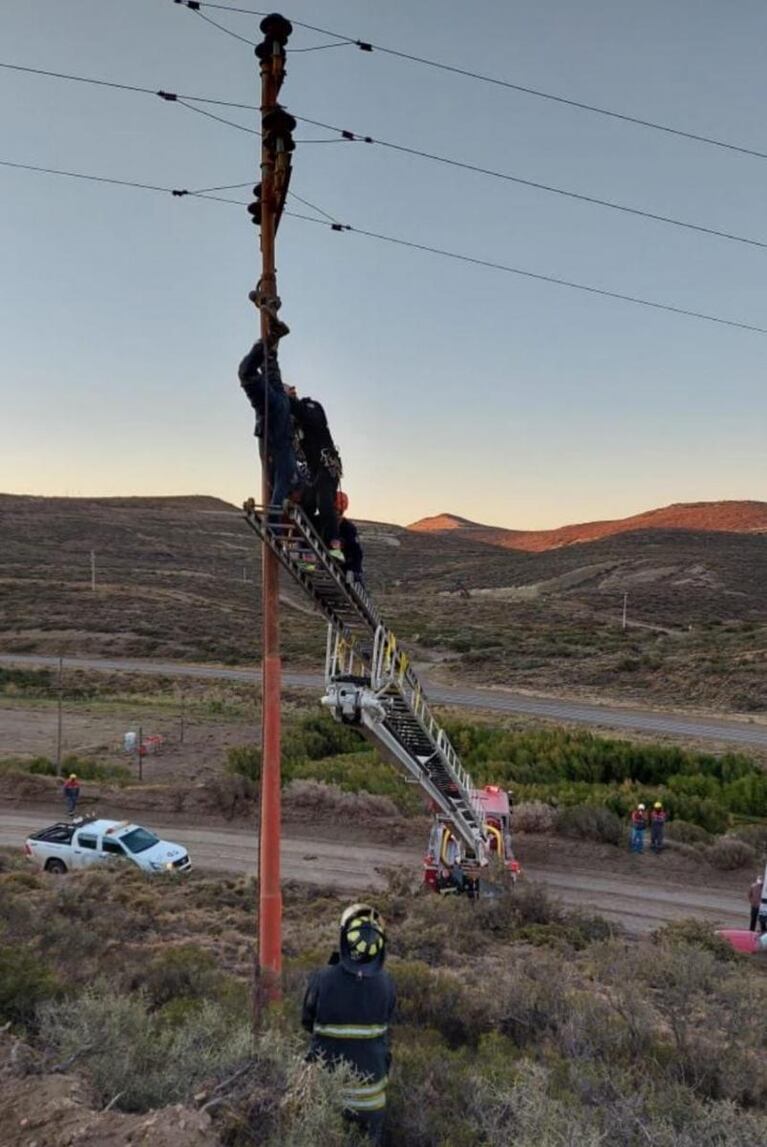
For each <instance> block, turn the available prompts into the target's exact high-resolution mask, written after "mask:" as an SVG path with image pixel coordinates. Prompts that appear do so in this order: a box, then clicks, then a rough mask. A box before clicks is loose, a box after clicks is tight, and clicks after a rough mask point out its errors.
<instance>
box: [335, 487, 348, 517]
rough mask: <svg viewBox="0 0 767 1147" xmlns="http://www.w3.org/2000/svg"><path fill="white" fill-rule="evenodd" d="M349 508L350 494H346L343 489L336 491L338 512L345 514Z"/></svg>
mask: <svg viewBox="0 0 767 1147" xmlns="http://www.w3.org/2000/svg"><path fill="white" fill-rule="evenodd" d="M348 509H349V496H348V494H344V492H343V490H338V492H337V493H336V513H338V514H345V513H346V511H347V510H348Z"/></svg>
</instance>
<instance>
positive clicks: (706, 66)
mask: <svg viewBox="0 0 767 1147" xmlns="http://www.w3.org/2000/svg"><path fill="white" fill-rule="evenodd" d="M221 2H225V0H221ZM238 2H239V5H240V6H241V7H250V6H253V7H255V6H256V5H255V3H253V4H252V5H251V3H250V0H238ZM203 11H205V12H207V13H208V15H210V16H211V17H212V18H214V19H216V20H218V21H219V22H221V23H223V24H225V25H226V26H227V27H229V28H231V29H232V30H233V31H236V32H238V33H239V34H240V35H243V36H246V37H249V38H251V39H253V40H258V39H260V33H259V27H258V19H257V18H252V17H248V16H245V15H238V14H235V13H232V12H225V11H218V10H213V9H205V8H203ZM281 11H283V12H284V14H285V15H286V16H288V17H289V18H291V17H292V18H294V19H296V20H303V21H307V22H309V23H312V24H319V25H322V27H325V28H329V29H332V30H334V31H337V32H340V33H343V34H344V35H348V36H352V37H360V38H361V39H363V40H371V41H373V42H375V43H380V44H381V45H383V46H386V47H392V48H397V49H401V50H403V51H405V52H409V53H412V54H415V55H419V56H425V57H429V58H432V59H437V60H440V61H444V62H446V63H450V64H455V65H457V66H458V67H462V68H467V69H471V70H473V71H477V72H482V73H485V74H488V75H491V76H497V77H501V78H505V79H508V80H511V81H513V82H514V83H517V84H521V85H526V86H530V87H533V88H537V89H542V90H544V91H546V92H551V93H554V94H558V95H562V96H565V97H568V98H571V99H573V100H577V101H581V102H584V103H591V104H597V105H600V106H602V107H606V108H610V109H614V110H616V111H620V112H623V113H625V114H627V115H630V116H635V117H639V118H642V119H647V120H654V121H659V122H661V123H663V124H668V125H671V126H674V127H677V128H680V129H682V130H685V131H689V132H693V133H698V134H702V135H705V136H709V137H716V138H718V139H721V140H725V141H728V142H731V143H735V144H738V145H740V146H743V147H746V148H752V149H755V150H758V151H762V152H765V153H767V127H766V126H765V119H764V108H765V105H766V103H767V71H766V70H765V67H764V45H765V43H767V7H765V5H764V3H763V0H743V2H741V0H736V2H735V3H732V4H722V3H721V0H695V2H694V0H677V2H676V3H673V4H669V3H668V0H645V2H644V3H642V4H637V3H630V2H628V0H582V2H580V3H578V4H573V3H572V0H487V2H483V0H473V2H471V3H470V2H468V0H463V2H459V0H387V2H386V3H384V2H381V0H378V2H377V3H373V2H371V0H367V2H363V0H357V2H353V0H322V2H320V3H318V2H317V0H315V2H314V3H310V2H308V0H290V2H289V3H286V5H285V7H284V8H282V9H281ZM1 13H2V16H1V19H0V30H1V31H2V49H1V50H0V59H1V60H2V61H5V62H7V63H14V64H20V65H26V66H30V67H36V68H42V69H50V70H54V71H59V72H68V73H76V74H79V75H84V76H91V77H94V78H99V79H109V80H115V81H118V82H121V83H126V84H133V85H137V86H140V87H148V88H151V89H152V90H156V89H158V88H162V89H165V90H172V91H177V92H184V93H190V94H192V95H200V96H210V97H214V98H218V99H223V100H232V101H238V102H243V103H258V97H259V79H258V72H257V69H256V66H255V63H256V61H255V59H254V56H253V51H252V48H250V47H249V46H248V45H246V44H244V43H241V42H239V41H237V40H236V39H234V38H231V37H229V36H226V35H224V34H223V33H221V32H219V31H217V30H216V29H215V28H212V27H210V26H209V25H207V24H205V23H204V22H203V21H202V20H201V19H199V17H197V16H196V15H194V14H193V13H192V12H190V11H188V10H186V9H184V8H182V7H180V6H179V5H176V4H174V3H172V0H130V2H128V3H126V2H125V0H72V3H69V4H64V3H61V0H26V2H25V3H11V2H10V0H6V2H5V3H3V4H2V6H1ZM328 42H329V41H328V39H327V38H326V37H323V36H321V35H319V34H318V33H315V32H310V31H306V30H303V29H300V28H296V30H295V32H294V35H293V37H292V39H291V41H290V44H289V46H288V52H289V59H288V78H287V81H286V84H285V86H284V88H283V91H282V96H281V98H282V100H283V102H284V103H285V105H286V106H287V107H288V108H289V110H291V111H292V112H294V113H295V114H297V115H303V116H307V117H310V118H314V119H317V120H321V121H325V122H327V123H330V124H334V125H335V124H338V125H341V126H342V127H345V128H348V129H350V130H352V131H355V132H358V133H362V134H369V135H372V136H373V137H379V138H381V139H383V140H389V141H392V142H395V143H399V144H403V145H406V146H409V147H414V148H417V149H420V150H425V151H430V152H433V153H437V154H439V155H442V156H448V157H451V158H455V159H459V160H462V161H466V162H469V163H473V164H477V165H479V166H483V167H489V168H493V169H495V170H500V171H504V172H508V173H511V174H513V175H516V176H520V177H523V178H526V179H531V180H535V181H538V182H542V183H549V184H553V185H556V186H558V187H562V188H567V189H570V190H574V191H577V192H579V193H581V194H585V195H590V196H597V197H599V198H602V199H610V200H613V201H615V202H618V203H622V204H627V205H631V206H633V207H638V208H641V209H643V210H646V211H651V212H655V213H658V214H662V215H668V216H674V217H676V218H678V219H684V220H689V221H692V222H695V223H698V224H701V225H703V226H706V227H710V228H715V229H720V230H723V231H727V232H731V233H735V234H737V235H741V236H746V237H749V238H752V239H756V240H759V241H761V242H763V243H767V220H765V203H766V202H767V159H764V158H759V157H755V156H749V155H745V154H740V153H737V152H735V151H727V150H723V149H720V148H715V147H711V146H706V145H704V144H702V143H697V142H693V141H691V140H686V139H682V138H679V137H676V136H674V135H670V134H662V133H660V132H657V131H652V130H649V129H647V128H643V127H639V126H635V125H631V124H628V123H625V122H621V121H618V120H615V119H608V118H605V117H602V116H597V115H594V114H590V113H587V112H585V111H582V110H577V109H575V108H572V107H569V106H565V105H563V104H559V103H555V102H551V101H544V100H541V99H537V98H534V97H532V96H530V95H526V94H522V93H519V92H515V91H510V90H506V89H503V88H500V87H496V86H490V85H488V84H485V83H481V82H479V81H475V80H472V79H468V78H464V77H462V76H459V75H454V74H449V73H447V72H444V71H436V70H433V69H430V68H428V67H424V66H421V65H418V64H415V63H412V62H410V61H407V60H402V59H397V58H395V57H392V56H389V55H385V54H382V53H377V52H373V53H372V54H369V53H363V52H360V51H359V50H358V49H357V48H356V47H353V46H345V47H335V48H330V49H328V50H327V51H325V50H323V51H310V52H306V53H303V52H302V53H301V54H295V55H293V56H291V54H290V53H291V50H292V49H298V48H307V47H313V46H315V45H319V44H325V43H328ZM197 106H199V107H202V108H204V109H206V110H208V111H212V112H214V113H216V114H220V115H222V116H224V117H226V118H229V119H232V120H236V121H238V122H239V123H241V124H243V125H246V126H252V127H257V126H258V117H257V114H256V113H253V112H248V111H238V110H234V109H231V108H217V107H214V106H212V105H209V104H200V105H197ZM0 136H1V141H2V142H1V143H0V159H2V160H6V161H12V162H16V163H22V164H36V165H42V166H48V167H58V168H66V169H68V170H71V171H76V172H84V173H90V174H94V175H100V176H106V177H110V178H114V179H125V180H132V181H138V182H141V183H148V184H155V185H161V186H167V187H186V188H204V187H212V186H218V185H223V184H235V183H240V182H243V181H245V180H249V179H253V180H254V182H255V177H256V176H257V170H258V166H257V165H258V142H259V141H258V140H257V138H256V137H252V136H249V135H248V134H246V133H244V132H240V131H237V130H236V129H234V128H231V127H228V126H225V125H223V124H220V123H217V122H214V121H213V120H211V119H209V118H205V117H203V116H201V115H196V114H194V113H192V112H191V111H189V110H187V109H186V108H184V107H182V106H179V105H178V104H173V103H164V102H162V101H160V100H159V99H157V98H155V97H153V96H150V95H142V94H131V93H129V92H124V91H117V90H112V89H109V88H98V87H93V86H90V85H85V84H76V83H69V82H65V81H63V80H59V79H52V78H45V77H41V76H33V75H27V74H23V73H20V72H14V71H8V70H4V69H0ZM296 137H297V138H298V139H309V138H314V139H320V140H328V139H329V138H330V133H328V132H327V131H323V130H321V129H316V128H311V127H305V126H301V125H299V129H298V130H297V132H296ZM292 189H293V190H294V191H295V192H296V194H297V195H299V196H301V197H303V198H305V199H307V200H309V201H311V202H312V203H314V204H317V205H319V206H320V207H321V208H323V210H324V211H326V212H328V213H330V214H331V215H333V216H335V217H336V218H338V219H340V220H341V221H343V222H348V223H351V224H353V225H354V226H356V227H358V228H360V229H364V230H370V231H376V232H380V233H384V234H386V235H391V236H395V237H397V238H402V239H407V240H413V241H415V242H418V243H422V244H426V245H431V246H436V247H442V248H446V249H448V250H451V251H455V252H459V253H462V254H467V255H475V256H477V257H478V258H481V259H486V260H491V261H496V262H501V263H506V264H510V265H513V266H515V267H519V268H524V269H527V270H530V271H533V272H537V273H540V274H544V275H551V276H555V277H559V278H564V279H570V280H576V281H578V282H581V283H584V284H588V285H591V286H594V287H599V288H604V289H606V290H609V291H616V292H620V293H624V294H629V295H635V296H642V297H644V298H647V299H652V300H655V301H658V302H662V303H668V304H671V305H673V306H677V307H681V308H688V309H692V310H695V311H704V312H708V313H709V314H712V315H717V316H721V317H722V318H728V319H734V320H738V321H741V322H744V323H750V324H754V325H757V326H762V327H767V290H766V289H765V282H766V281H767V278H766V276H765V271H767V249H764V248H760V247H756V246H749V245H746V244H742V243H734V242H728V241H726V240H724V239H721V238H717V237H713V236H709V235H704V234H701V233H697V232H694V231H686V230H680V229H677V228H675V227H671V226H667V225H663V224H661V223H656V222H653V221H650V220H647V219H642V218H638V217H635V216H631V215H625V214H621V213H618V212H614V211H610V210H606V209H603V208H600V207H597V206H594V205H590V204H586V203H582V202H576V201H574V200H569V199H564V198H561V197H559V196H555V195H551V194H547V193H544V192H542V191H538V190H533V189H529V188H524V187H520V186H518V185H515V184H512V183H508V182H502V181H499V180H494V179H491V178H488V177H485V176H482V175H479V174H475V173H471V172H468V171H463V170H458V169H454V168H450V167H445V166H442V165H439V164H436V163H430V162H427V161H425V160H422V159H419V158H415V157H410V156H407V155H403V154H399V153H396V152H394V151H391V150H387V149H384V148H380V147H377V146H369V145H365V144H362V143H343V142H323V143H316V144H308V143H307V144H305V145H301V144H300V145H299V146H298V148H297V150H296V153H295V166H294V176H293V184H292ZM221 194H222V195H229V196H231V197H232V198H235V199H242V200H243V201H247V199H248V198H249V196H248V192H247V189H243V190H240V191H229V192H221ZM0 197H1V200H2V204H3V209H2V211H1V212H0V265H1V266H2V275H1V276H0V390H1V392H2V418H0V491H5V492H16V493H30V494H48V495H116V494H120V495H128V494H193V493H199V494H214V495H218V496H220V497H223V498H226V499H228V500H230V501H233V502H236V503H240V502H241V501H242V499H243V498H244V497H245V496H247V495H248V494H251V493H256V492H257V490H258V479H257V474H256V472H257V453H256V448H255V441H254V439H253V437H252V413H251V411H250V407H249V406H248V405H247V402H246V400H245V399H244V397H243V395H242V394H241V392H240V388H239V385H238V382H237V376H236V368H237V364H238V362H239V360H240V358H241V357H242V355H243V354H244V353H245V351H246V350H247V349H248V347H249V346H250V343H251V341H252V340H253V338H254V337H255V332H256V326H257V319H256V312H255V310H254V309H253V307H252V306H251V304H250V303H249V302H248V300H247V293H248V290H249V289H251V288H252V287H253V286H254V285H255V282H256V280H257V278H258V270H259V260H260V256H259V250H258V242H257V231H256V229H255V228H254V227H253V226H252V225H251V223H250V221H249V217H248V215H247V214H246V212H245V209H244V207H240V208H238V207H237V206H233V205H230V204H223V203H216V202H206V201H202V200H195V199H191V198H185V199H174V198H171V197H170V196H163V195H160V194H154V193H152V192H149V191H140V190H134V189H130V188H118V187H112V186H107V185H101V184H96V183H88V182H83V181H80V180H75V179H66V178H59V177H54V176H49V175H41V174H34V173H31V172H27V171H21V170H14V169H12V168H9V167H0ZM292 208H293V209H294V210H296V211H299V212H304V211H306V209H305V208H304V207H302V206H301V204H300V203H296V202H295V201H294V202H293V204H292ZM310 213H312V212H310ZM278 267H279V288H280V294H281V296H282V298H283V311H282V315H283V317H284V318H285V320H286V321H287V322H288V323H289V324H290V326H291V328H292V333H291V335H290V336H289V337H288V338H287V339H286V340H285V342H284V343H283V346H282V364H283V371H284V374H285V375H286V377H287V378H288V379H289V380H290V381H291V382H293V383H294V384H295V385H296V386H297V387H298V389H299V391H301V392H303V393H309V394H311V395H312V396H313V397H315V398H318V399H320V400H321V401H322V402H323V403H324V405H325V407H326V410H327V413H328V417H329V419H330V422H331V426H332V429H333V432H334V435H335V438H336V440H337V443H338V445H339V447H340V451H341V454H342V457H343V460H344V466H345V473H346V477H345V488H346V489H347V490H348V492H349V495H350V503H351V504H350V512H351V513H352V515H353V516H358V517H360V518H373V519H380V520H386V521H396V522H401V523H405V522H409V521H412V520H414V519H416V518H419V517H422V516H424V515H427V514H436V513H439V512H443V511H450V512H453V513H457V514H461V515H464V516H466V517H469V518H473V519H476V520H479V521H483V522H488V523H493V524H497V525H503V526H508V527H519V528H535V527H541V528H544V527H550V526H556V525H559V524H561V523H565V522H572V521H586V520H590V519H594V518H607V517H622V516H625V515H628V514H632V513H635V512H638V511H640V510H643V509H647V508H650V507H652V506H657V505H664V504H667V503H669V502H681V501H702V500H714V499H723V498H753V499H767V460H766V458H765V441H766V434H767V387H766V386H765V367H764V363H765V356H766V354H767V335H763V334H758V333H751V332H748V331H744V330H737V329H733V328H729V327H727V326H717V325H714V324H712V323H707V322H703V321H699V320H695V319H691V318H685V317H682V316H679V315H674V314H668V313H664V312H661V311H654V310H649V309H646V308H643V307H639V306H635V305H631V304H629V303H627V302H620V301H617V300H612V299H607V298H600V297H598V296H595V295H589V294H584V293H581V292H578V291H575V290H570V289H565V288H563V287H560V286H556V285H553V284H547V283H543V282H536V281H533V280H530V279H525V278H519V277H516V276H513V275H509V274H504V273H502V272H499V271H493V270H490V269H487V268H482V267H473V266H469V265H466V264H462V263H459V262H454V261H451V260H448V259H445V258H441V257H438V256H436V255H431V254H426V253H422V252H418V251H413V250H407V249H404V248H400V247H395V246H390V245H387V244H385V243H382V242H377V241H374V240H372V239H368V238H364V237H362V236H359V235H354V234H337V233H334V232H332V231H331V230H330V229H328V228H325V227H320V226H317V225H313V224H309V223H305V222H302V221H300V220H297V219H293V218H285V219H284V220H283V224H282V226H281V229H280V233H279V247H278Z"/></svg>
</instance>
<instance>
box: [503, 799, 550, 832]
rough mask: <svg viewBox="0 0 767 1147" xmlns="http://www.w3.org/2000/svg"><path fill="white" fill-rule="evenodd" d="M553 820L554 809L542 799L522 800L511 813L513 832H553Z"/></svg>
mask: <svg viewBox="0 0 767 1147" xmlns="http://www.w3.org/2000/svg"><path fill="white" fill-rule="evenodd" d="M554 821H555V812H554V809H553V808H552V807H551V805H548V804H544V802H543V801H523V802H522V804H518V805H516V806H515V808H514V809H513V811H512V814H511V827H512V830H513V831H514V832H537V833H546V832H553V831H554Z"/></svg>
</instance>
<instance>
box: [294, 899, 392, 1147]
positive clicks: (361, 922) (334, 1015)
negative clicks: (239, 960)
mask: <svg viewBox="0 0 767 1147" xmlns="http://www.w3.org/2000/svg"><path fill="white" fill-rule="evenodd" d="M385 958H386V941H385V937H384V922H383V919H382V917H381V916H380V914H379V913H378V912H377V911H376V909H375V908H371V907H370V905H368V904H352V905H350V907H348V908H346V909H345V910H344V912H343V913H342V915H341V935H340V943H339V950H338V951H337V952H333V954H332V955H331V957H330V961H329V963H328V964H327V966H326V967H324V968H320V969H318V970H317V971H315V972H313V973H312V975H311V976H310V978H309V985H308V987H307V990H306V995H305V997H304V1006H303V1014H302V1017H301V1022H302V1024H303V1026H304V1027H305V1028H306V1030H307V1031H309V1032H311V1033H312V1043H311V1049H310V1052H309V1056H310V1058H311V1059H322V1060H324V1062H325V1063H327V1064H328V1065H329V1066H332V1065H333V1064H338V1063H348V1064H349V1065H350V1066H351V1067H352V1068H353V1069H354V1071H355V1073H356V1074H357V1076H358V1077H359V1078H358V1080H357V1081H356V1082H355V1083H354V1085H352V1086H350V1087H348V1088H345V1089H344V1115H345V1116H346V1118H347V1119H348V1120H349V1121H350V1122H351V1123H355V1124H357V1125H359V1126H360V1127H361V1128H362V1129H363V1131H364V1132H365V1134H366V1135H367V1137H368V1138H369V1139H370V1140H372V1142H374V1143H380V1142H381V1136H382V1134H383V1124H384V1117H385V1113H386V1085H387V1082H388V1072H389V1065H390V1063H391V1055H390V1052H389V1023H390V1021H391V1018H392V1014H393V1012H394V1003H395V994H394V984H393V982H392V979H391V977H390V975H389V973H388V972H385V971H384V968H383V965H384V960H385Z"/></svg>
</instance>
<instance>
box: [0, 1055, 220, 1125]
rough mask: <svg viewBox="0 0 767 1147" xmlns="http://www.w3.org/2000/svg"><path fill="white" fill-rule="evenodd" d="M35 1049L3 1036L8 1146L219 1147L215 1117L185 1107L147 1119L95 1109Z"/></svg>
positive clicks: (0, 1092) (1, 1083) (3, 1117)
mask: <svg viewBox="0 0 767 1147" xmlns="http://www.w3.org/2000/svg"><path fill="white" fill-rule="evenodd" d="M57 1066H59V1065H55V1064H46V1063H45V1062H44V1061H43V1060H42V1058H41V1057H40V1056H39V1055H37V1054H36V1053H34V1052H33V1051H32V1049H31V1048H30V1047H28V1046H27V1045H26V1044H24V1043H22V1042H21V1041H20V1040H18V1039H16V1038H15V1037H14V1036H12V1035H11V1034H10V1033H9V1032H3V1033H0V1137H1V1138H0V1142H2V1145H3V1147H71V1145H72V1144H75V1143H76V1144H77V1147H128V1144H130V1145H131V1147H215V1145H216V1144H218V1143H219V1142H220V1140H219V1137H218V1136H217V1135H216V1134H214V1132H213V1130H212V1125H211V1120H210V1116H208V1115H207V1114H205V1113H204V1112H202V1111H191V1110H189V1109H188V1108H185V1107H181V1106H180V1105H178V1106H174V1107H165V1108H161V1109H160V1110H158V1111H151V1112H148V1113H146V1114H143V1115H126V1114H123V1113H122V1112H119V1111H100V1110H94V1108H93V1107H92V1105H91V1099H90V1096H89V1095H88V1091H87V1088H86V1087H85V1085H84V1083H83V1080H82V1079H80V1078H79V1077H78V1076H76V1075H71V1074H67V1073H66V1072H60V1071H59V1072H56V1073H55V1074H54V1073H53V1072H52V1071H51V1068H55V1067H57Z"/></svg>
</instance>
